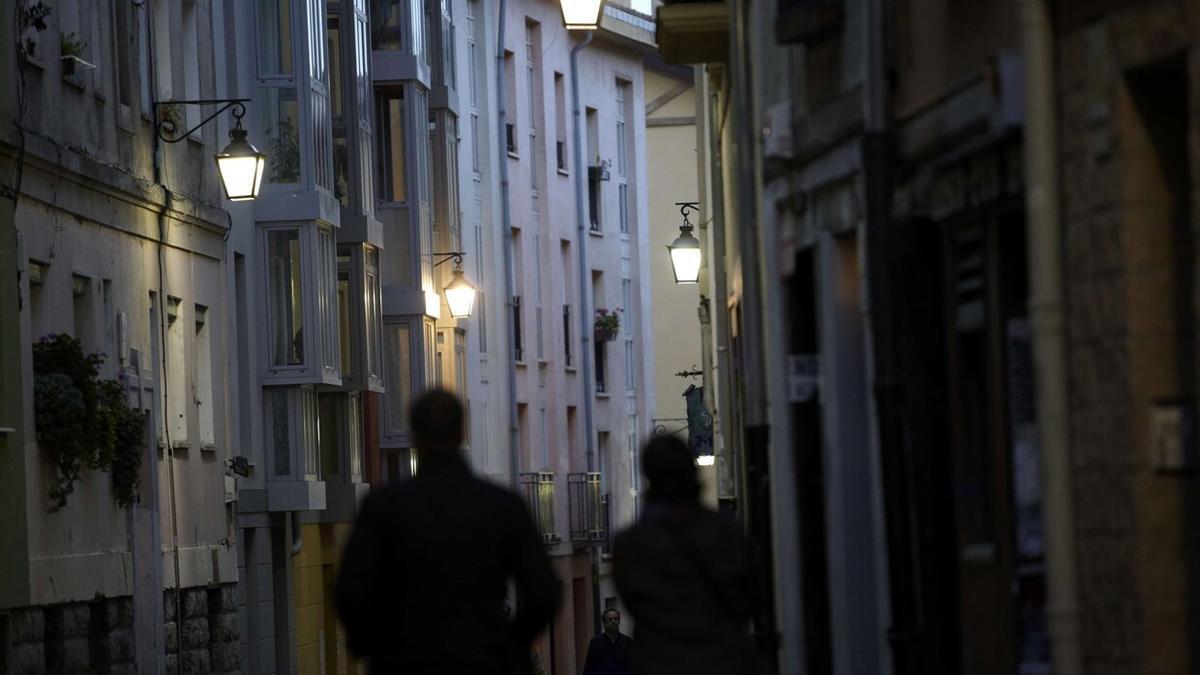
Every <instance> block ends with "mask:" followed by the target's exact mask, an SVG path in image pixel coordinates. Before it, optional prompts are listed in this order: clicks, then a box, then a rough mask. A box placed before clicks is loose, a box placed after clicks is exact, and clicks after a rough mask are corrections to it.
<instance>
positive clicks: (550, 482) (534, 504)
mask: <svg viewBox="0 0 1200 675" xmlns="http://www.w3.org/2000/svg"><path fill="white" fill-rule="evenodd" d="M520 483H521V492H522V494H524V495H525V503H526V504H528V505H529V512H530V513H531V514H532V515H533V524H534V526H535V527H537V531H538V533H539V534H541V536H542V543H544V544H546V545H548V546H550V545H554V544H557V543H558V542H559V541H561V540H560V539H559V536H558V533H557V532H556V531H555V529H554V473H552V472H548V471H538V472H535V473H523V474H520Z"/></svg>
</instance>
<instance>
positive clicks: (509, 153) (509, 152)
mask: <svg viewBox="0 0 1200 675" xmlns="http://www.w3.org/2000/svg"><path fill="white" fill-rule="evenodd" d="M508 158H509V159H521V156H520V155H518V154H517V153H515V152H513V151H512V150H509V151H508Z"/></svg>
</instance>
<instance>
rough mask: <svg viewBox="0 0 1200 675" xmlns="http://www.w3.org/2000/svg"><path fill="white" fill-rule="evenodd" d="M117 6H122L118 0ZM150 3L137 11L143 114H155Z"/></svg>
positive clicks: (139, 75) (139, 78) (139, 72)
mask: <svg viewBox="0 0 1200 675" xmlns="http://www.w3.org/2000/svg"><path fill="white" fill-rule="evenodd" d="M117 4H121V3H120V1H119V0H118V3H117ZM149 12H150V3H148V2H147V3H142V6H141V7H139V8H138V10H137V22H138V25H137V30H138V80H139V82H138V88H139V90H140V93H141V104H142V113H143V114H145V115H151V114H153V108H154V102H153V98H154V96H153V93H152V92H151V87H152V86H153V84H152V83H153V79H152V78H153V77H154V74H153V73H152V72H151V70H150V16H149Z"/></svg>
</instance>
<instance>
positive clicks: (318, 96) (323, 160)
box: [312, 87, 333, 191]
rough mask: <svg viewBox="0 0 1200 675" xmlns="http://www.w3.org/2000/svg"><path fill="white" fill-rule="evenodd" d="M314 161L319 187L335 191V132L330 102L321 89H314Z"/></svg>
mask: <svg viewBox="0 0 1200 675" xmlns="http://www.w3.org/2000/svg"><path fill="white" fill-rule="evenodd" d="M312 116H313V122H314V123H313V125H312V139H313V146H312V147H313V161H314V163H315V164H316V166H315V169H316V171H315V172H314V173H315V174H316V181H317V185H319V186H321V187H323V188H325V189H326V190H330V191H332V190H333V130H332V129H331V128H330V124H331V121H330V118H329V101H328V99H326V98H325V95H324V94H323V93H321V91H320V89H319V88H317V87H313V89H312Z"/></svg>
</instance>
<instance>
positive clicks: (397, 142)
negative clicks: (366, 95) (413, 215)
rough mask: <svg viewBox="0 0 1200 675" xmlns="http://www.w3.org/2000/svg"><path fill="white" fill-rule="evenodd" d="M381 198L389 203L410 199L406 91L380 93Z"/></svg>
mask: <svg viewBox="0 0 1200 675" xmlns="http://www.w3.org/2000/svg"><path fill="white" fill-rule="evenodd" d="M377 121H378V122H379V153H378V155H379V164H380V166H379V198H380V199H382V200H383V201H385V202H403V201H407V194H406V191H405V185H404V183H405V166H404V145H405V137H404V93H403V91H402V90H401V91H394V92H383V93H381V94H380V95H379V114H378V120H377Z"/></svg>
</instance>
